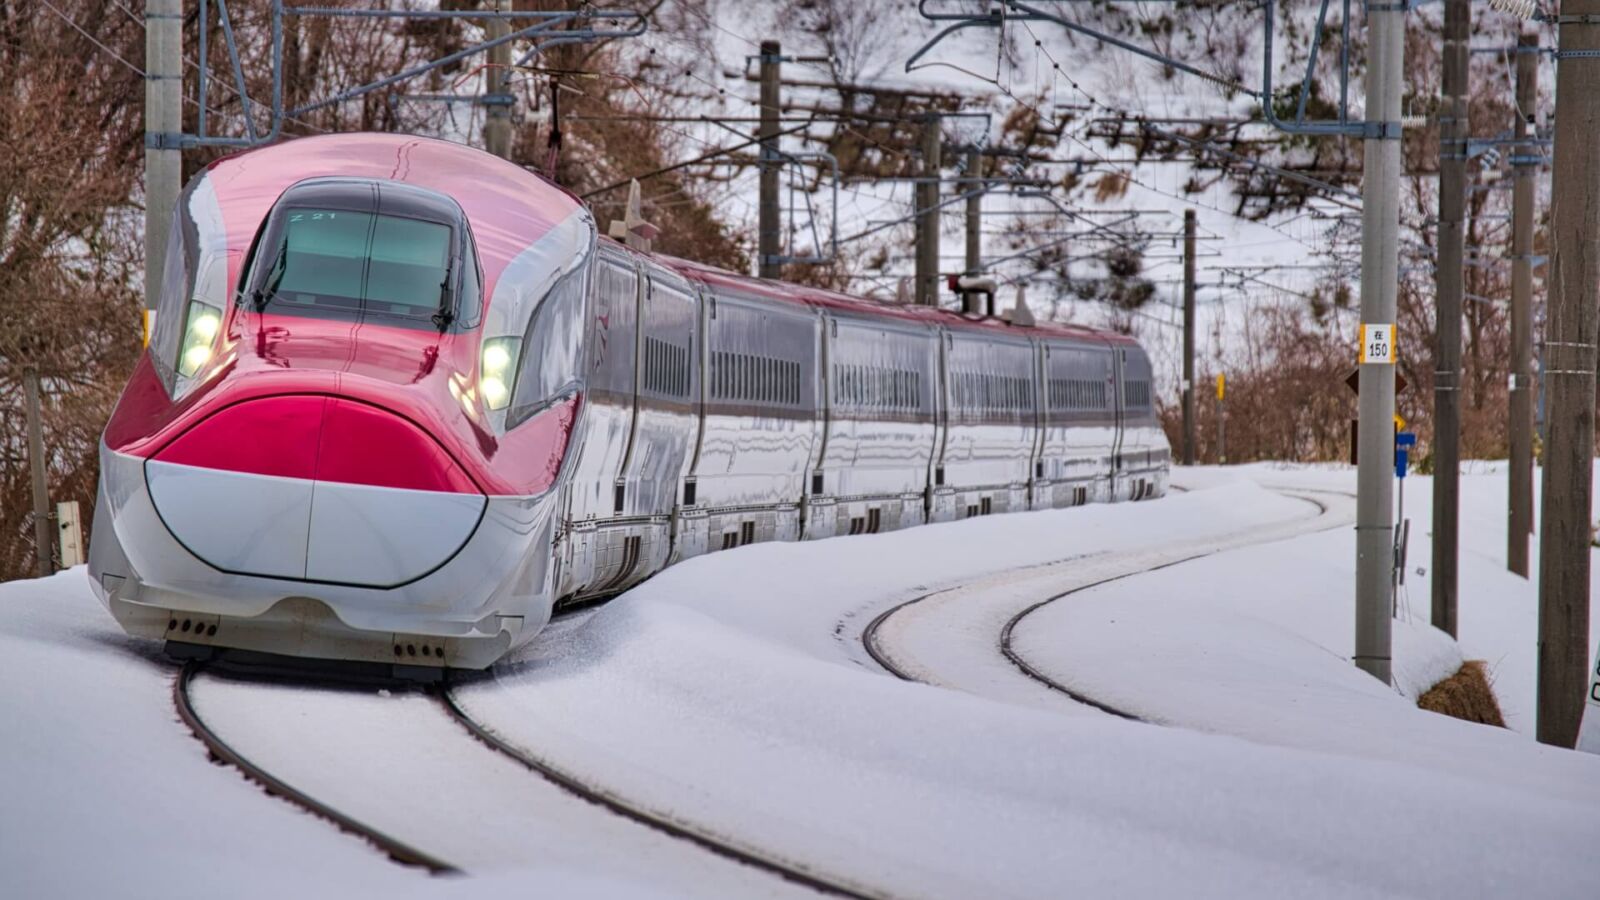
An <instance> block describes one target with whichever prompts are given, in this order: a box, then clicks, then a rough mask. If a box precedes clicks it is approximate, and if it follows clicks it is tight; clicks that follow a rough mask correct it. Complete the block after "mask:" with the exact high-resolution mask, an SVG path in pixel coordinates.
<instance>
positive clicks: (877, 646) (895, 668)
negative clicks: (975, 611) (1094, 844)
mask: <svg viewBox="0 0 1600 900" xmlns="http://www.w3.org/2000/svg"><path fill="white" fill-rule="evenodd" d="M1175 489H1176V488H1175ZM1278 491H1279V493H1282V494H1283V495H1285V496H1288V497H1293V498H1295V499H1297V500H1302V501H1304V502H1306V503H1309V504H1311V505H1313V506H1315V507H1316V508H1317V514H1316V518H1322V517H1325V516H1326V515H1328V510H1329V507H1328V504H1327V503H1325V502H1323V501H1322V500H1319V499H1317V498H1316V497H1314V496H1310V495H1311V494H1319V493H1320V494H1337V495H1341V496H1348V495H1346V494H1344V492H1341V491H1313V490H1310V489H1294V490H1289V489H1278ZM1343 524H1344V523H1343V522H1334V523H1332V524H1330V525H1327V526H1325V527H1324V528H1314V529H1309V530H1307V531H1304V532H1300V533H1302V534H1310V533H1315V532H1317V531H1325V530H1328V529H1331V528H1338V527H1340V526H1341V525H1343ZM1261 530H1262V531H1265V532H1268V535H1267V537H1265V538H1264V539H1263V540H1279V539H1282V537H1283V535H1281V534H1279V533H1277V529H1276V528H1275V527H1273V526H1268V527H1265V528H1263V529H1261ZM1244 546H1249V543H1240V542H1238V541H1237V540H1228V539H1226V538H1224V539H1221V540H1219V541H1217V546H1214V547H1210V548H1208V549H1205V550H1203V551H1200V552H1195V553H1188V554H1184V555H1182V556H1180V557H1178V558H1176V559H1167V560H1162V561H1160V562H1158V563H1155V564H1153V565H1143V566H1139V567H1137V568H1133V569H1130V570H1128V571H1124V572H1119V573H1117V574H1114V575H1109V576H1107V577H1105V578H1098V579H1095V580H1093V581H1090V582H1087V583H1084V584H1078V585H1073V586H1072V587H1071V588H1069V589H1067V590H1064V591H1059V592H1056V593H1054V594H1051V595H1050V596H1048V597H1045V598H1044V599H1042V600H1039V601H1037V602H1035V603H1032V604H1029V605H1028V606H1026V607H1024V608H1022V609H1021V610H1019V611H1018V612H1016V613H1015V614H1013V615H1011V616H1010V617H1008V618H1007V619H1006V620H1005V623H1004V625H1003V626H1002V627H1001V629H1000V634H999V638H998V649H999V651H1000V654H1001V656H1003V657H1004V658H1005V659H1006V661H1007V662H1009V663H1010V664H1011V665H1012V667H1013V668H1015V669H1016V671H1017V672H1019V673H1020V674H1022V675H1023V676H1024V677H1025V678H1027V679H1029V680H1030V681H1032V682H1034V683H1035V684H1038V685H1040V686H1042V687H1044V688H1047V689H1048V690H1050V691H1052V692H1055V693H1058V694H1061V695H1063V696H1065V697H1067V698H1069V699H1071V700H1073V701H1075V702H1077V703H1079V704H1082V705H1084V706H1088V707H1091V708H1094V709H1097V710H1100V711H1101V712H1104V713H1107V714H1109V715H1113V716H1117V717H1119V718H1123V719H1128V720H1130V721H1136V722H1149V721H1150V720H1148V719H1145V718H1143V717H1141V716H1139V715H1138V714H1137V713H1134V712H1131V711H1129V710H1126V709H1122V708H1119V707H1117V706H1115V705H1112V704H1110V703H1106V702H1104V701H1102V700H1099V699H1096V698H1095V697H1092V696H1089V695H1088V694H1085V693H1083V692H1082V691H1079V690H1076V689H1074V688H1072V687H1071V686H1069V685H1065V684H1062V683H1060V682H1058V681H1056V680H1054V679H1052V678H1050V677H1049V676H1047V675H1046V674H1044V673H1043V672H1042V671H1040V670H1039V669H1038V668H1036V667H1035V666H1033V665H1032V664H1031V663H1029V662H1028V660H1027V659H1026V658H1025V657H1024V656H1023V655H1022V654H1021V653H1020V652H1018V651H1017V650H1016V649H1015V648H1014V647H1013V645H1012V635H1013V633H1014V632H1015V630H1016V628H1017V626H1018V624H1019V623H1021V622H1022V621H1023V620H1024V619H1026V618H1028V617H1029V616H1031V615H1033V614H1034V613H1036V612H1038V611H1039V610H1041V609H1043V608H1044V607H1046V606H1049V605H1050V604H1052V603H1055V602H1056V601H1058V600H1064V599H1066V598H1067V597H1071V596H1073V595H1075V594H1081V593H1083V592H1085V591H1088V590H1091V589H1094V588H1097V587H1100V586H1102V585H1106V584H1111V583H1113V582H1117V581H1122V580H1124V579H1127V578H1132V577H1134V576H1137V575H1143V574H1146V573H1149V572H1157V571H1160V570H1162V569H1168V568H1171V567H1173V566H1180V565H1183V564H1184V563H1189V562H1193V561H1195V560H1198V559H1204V558H1206V557H1208V556H1214V555H1216V554H1218V553H1225V552H1228V551H1230V550H1236V549H1239V548H1241V547H1244ZM1082 558H1084V557H1077V559H1082ZM1071 561H1073V560H1072V559H1065V560H1057V561H1052V562H1048V563H1042V564H1039V565H1037V566H1030V567H1028V568H1045V567H1049V566H1055V565H1061V564H1064V563H1067V562H1071ZM966 586H967V585H956V586H952V587H947V588H943V589H940V590H937V591H930V592H928V593H926V594H922V595H920V596H917V597H913V598H911V599H909V600H905V601H903V602H901V603H898V604H895V605H894V606H891V607H889V608H888V609H886V610H884V611H883V612H881V613H879V614H878V615H876V616H874V617H873V619H872V620H871V621H870V622H869V623H868V624H867V627H866V628H865V629H863V631H862V635H861V641H862V645H863V647H864V648H865V649H866V652H867V655H868V656H870V657H871V658H872V659H873V661H874V662H876V663H877V664H878V665H879V666H881V667H883V669H884V670H885V671H887V672H888V673H889V674H891V675H893V676H895V677H896V678H899V679H901V680H902V681H919V682H920V681H924V680H925V679H923V678H921V677H918V676H917V675H916V674H914V673H912V672H910V671H908V669H907V668H906V667H905V666H903V665H901V664H900V663H899V662H897V661H896V660H895V658H894V655H893V654H892V653H891V652H890V651H889V649H888V647H887V645H886V644H885V642H884V641H883V638H882V632H883V626H884V625H885V624H886V623H887V622H889V621H890V620H891V619H893V618H894V617H895V616H897V615H901V614H903V613H905V612H906V611H907V610H909V609H912V608H914V607H916V606H917V605H919V604H922V603H924V602H926V601H928V600H930V599H933V598H936V597H939V596H940V595H943V594H947V593H950V592H952V591H956V590H960V589H962V588H963V587H966Z"/></svg>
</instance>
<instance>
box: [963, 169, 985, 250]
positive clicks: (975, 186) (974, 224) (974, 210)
mask: <svg viewBox="0 0 1600 900" xmlns="http://www.w3.org/2000/svg"><path fill="white" fill-rule="evenodd" d="M967 178H969V179H971V182H970V183H968V184H967V192H968V193H969V194H971V196H969V197H968V198H967V267H966V274H968V275H976V274H978V267H979V266H981V265H983V195H982V194H980V193H978V191H979V190H980V189H981V188H982V187H983V184H982V178H983V154H981V153H979V152H978V151H977V150H975V149H974V150H968V151H967Z"/></svg>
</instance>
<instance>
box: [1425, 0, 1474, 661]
mask: <svg viewBox="0 0 1600 900" xmlns="http://www.w3.org/2000/svg"><path fill="white" fill-rule="evenodd" d="M1471 22H1472V9H1471V5H1470V0H1445V3H1444V50H1443V52H1442V53H1441V54H1440V58H1441V60H1442V62H1443V63H1444V78H1443V84H1442V88H1441V91H1442V93H1443V97H1442V103H1441V109H1440V114H1439V258H1438V267H1437V268H1435V269H1434V279H1435V284H1436V285H1437V293H1438V296H1437V298H1436V303H1437V305H1436V306H1435V308H1434V334H1435V341H1436V343H1435V346H1434V353H1433V368H1434V372H1433V459H1434V466H1433V627H1435V628H1437V629H1439V630H1440V631H1443V632H1444V633H1446V634H1448V635H1450V636H1451V637H1455V634H1456V565H1457V559H1456V556H1457V552H1456V551H1457V541H1458V535H1459V531H1460V524H1459V521H1460V509H1461V493H1460V492H1461V301H1462V296H1463V294H1464V293H1465V291H1466V284H1465V281H1464V278H1465V275H1464V258H1465V254H1466V241H1467V232H1466V227H1465V224H1464V222H1463V219H1464V217H1465V212H1466V203H1467V137H1468V135H1469V134H1470V133H1471V132H1470V129H1469V128H1468V124H1469V123H1468V121H1467V111H1468V107H1467V41H1468V38H1469V37H1470V35H1471V33H1472V29H1471V27H1470V26H1471Z"/></svg>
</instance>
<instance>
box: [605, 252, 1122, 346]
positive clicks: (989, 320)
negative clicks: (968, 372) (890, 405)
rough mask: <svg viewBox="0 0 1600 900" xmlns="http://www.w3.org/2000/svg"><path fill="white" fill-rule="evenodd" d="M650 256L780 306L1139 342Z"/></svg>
mask: <svg viewBox="0 0 1600 900" xmlns="http://www.w3.org/2000/svg"><path fill="white" fill-rule="evenodd" d="M608 240H609V239H608ZM613 243H614V242H613ZM649 257H650V258H652V259H654V260H655V261H656V262H658V263H660V264H661V265H664V266H667V267H668V268H670V269H673V270H674V271H676V272H678V273H679V274H680V275H683V276H684V277H685V278H690V279H693V280H695V281H700V282H703V283H705V284H707V285H710V286H712V287H719V286H720V287H727V288H733V289H736V290H739V291H741V292H743V293H746V294H754V295H756V296H759V297H762V298H764V299H770V300H774V301H778V302H781V303H793V304H801V305H805V306H810V307H820V308H822V309H830V310H836V311H839V312H845V313H856V314H859V315H863V316H868V317H877V318H888V319H898V320H901V321H909V322H919V323H922V324H924V325H944V326H947V327H950V328H955V329H957V330H966V331H981V332H989V333H994V332H1003V333H1006V334H1009V335H1012V336H1015V337H1026V336H1029V335H1032V336H1036V337H1046V338H1058V339H1063V340H1072V339H1076V340H1085V339H1087V340H1093V341H1100V342H1105V343H1113V344H1134V343H1137V342H1136V341H1135V340H1134V339H1133V338H1132V337H1129V336H1128V335H1124V334H1118V333H1116V332H1109V331H1100V330H1097V329H1092V328H1086V327H1083V326H1080V325H1067V324H1063V323H1059V322H1040V323H1038V324H1036V325H1027V326H1023V325H1013V324H1012V323H1011V322H1009V321H1007V320H1005V319H1002V318H1000V317H998V316H972V315H967V314H964V313H959V312H956V311H955V310H948V309H940V308H936V307H931V306H916V305H911V304H906V303H893V302H889V301H884V300H873V299H868V298H864V297H857V296H854V295H852V294H843V293H840V292H838V291H830V290H826V289H824V288H815V287H810V286H807V285H800V284H792V283H790V282H786V281H773V280H772V279H769V278H754V277H751V276H749V275H740V274H738V273H736V272H730V271H728V270H726V269H719V268H717V267H715V266H708V265H705V264H704V263H698V262H695V261H693V260H687V259H680V258H678V257H675V256H666V255H664V254H649Z"/></svg>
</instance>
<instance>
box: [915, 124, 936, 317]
mask: <svg viewBox="0 0 1600 900" xmlns="http://www.w3.org/2000/svg"><path fill="white" fill-rule="evenodd" d="M943 140H944V135H943V129H942V128H941V122H940V120H939V115H938V113H929V114H928V117H927V119H926V121H925V122H924V124H923V126H922V176H921V178H920V179H919V180H918V181H917V187H916V190H915V191H913V192H912V197H914V198H915V200H916V208H917V219H916V234H917V253H916V259H917V277H916V286H917V291H916V298H917V303H918V304H919V305H922V306H938V305H939V208H938V207H939V168H940V160H939V154H940V152H941V150H942V144H943Z"/></svg>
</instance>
